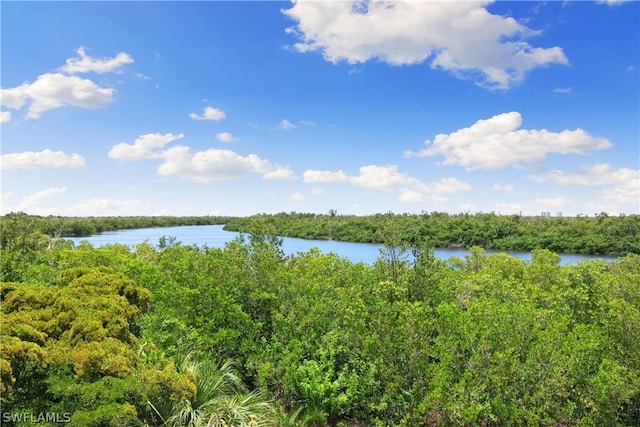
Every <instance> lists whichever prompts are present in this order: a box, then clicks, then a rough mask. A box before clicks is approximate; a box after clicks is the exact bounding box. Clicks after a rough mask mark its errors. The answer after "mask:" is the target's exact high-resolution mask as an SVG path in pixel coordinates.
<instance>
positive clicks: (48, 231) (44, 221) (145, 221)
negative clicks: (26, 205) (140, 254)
mask: <svg viewBox="0 0 640 427" xmlns="http://www.w3.org/2000/svg"><path fill="white" fill-rule="evenodd" d="M27 217H28V218H29V220H30V221H32V222H33V223H34V224H35V225H36V227H37V229H38V230H39V231H40V232H41V233H42V234H45V235H47V236H49V237H52V238H58V237H86V236H90V235H92V234H96V233H102V232H104V231H116V230H130V229H133V228H150V227H176V226H180V225H216V224H225V223H226V222H227V221H229V220H230V219H231V217H225V216H186V217H181V216H117V217H116V216H99V217H64V216H37V215H27V214H25V213H22V212H18V213H10V214H8V215H5V216H4V217H3V218H2V221H3V222H6V221H9V222H15V221H16V219H17V220H18V221H22V219H24V218H27Z"/></svg>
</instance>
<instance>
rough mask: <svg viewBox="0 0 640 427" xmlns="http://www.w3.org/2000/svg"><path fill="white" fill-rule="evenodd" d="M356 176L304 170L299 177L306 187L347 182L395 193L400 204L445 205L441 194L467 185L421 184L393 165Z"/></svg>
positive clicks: (369, 168) (447, 182)
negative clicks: (434, 203)
mask: <svg viewBox="0 0 640 427" xmlns="http://www.w3.org/2000/svg"><path fill="white" fill-rule="evenodd" d="M359 172H360V174H359V175H357V176H348V175H347V174H345V173H344V172H343V171H342V170H339V171H337V172H331V171H318V170H307V171H305V172H304V173H303V178H304V182H306V183H338V182H350V183H351V184H352V185H353V186H356V187H361V188H368V189H374V190H380V191H385V192H390V193H397V194H398V199H399V200H400V201H401V202H424V201H445V200H446V197H445V196H444V195H445V194H452V193H457V192H459V191H465V190H470V189H471V185H469V184H468V183H466V182H462V181H458V180H457V179H456V178H443V179H441V180H440V181H437V182H432V183H429V184H425V183H423V182H422V181H420V180H418V179H416V178H412V177H410V176H409V175H407V174H406V173H404V172H400V171H399V170H398V167H397V166H395V165H391V166H377V165H368V166H362V167H361V168H360V169H359Z"/></svg>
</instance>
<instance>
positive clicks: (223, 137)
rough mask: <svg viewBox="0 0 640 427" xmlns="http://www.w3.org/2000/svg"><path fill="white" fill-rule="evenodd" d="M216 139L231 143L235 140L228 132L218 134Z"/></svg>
mask: <svg viewBox="0 0 640 427" xmlns="http://www.w3.org/2000/svg"><path fill="white" fill-rule="evenodd" d="M216 138H217V139H218V141H220V142H227V143H231V142H233V141H235V138H234V137H233V135H231V134H230V133H229V132H220V133H219V134H217V135H216Z"/></svg>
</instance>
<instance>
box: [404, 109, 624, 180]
mask: <svg viewBox="0 0 640 427" xmlns="http://www.w3.org/2000/svg"><path fill="white" fill-rule="evenodd" d="M521 124H522V116H521V115H520V113H517V112H511V113H504V114H499V115H496V116H493V117H491V118H490V119H487V120H478V121H477V122H476V123H474V124H473V125H472V126H470V127H468V128H463V129H459V130H457V131H455V132H453V133H450V134H438V135H436V137H435V139H434V141H433V142H431V141H425V144H426V145H427V148H426V149H424V150H422V151H420V152H417V153H413V152H410V151H407V152H405V156H406V157H413V156H415V157H426V156H436V155H441V156H444V158H445V160H444V162H443V164H445V165H457V166H462V167H464V168H465V169H466V170H467V171H471V170H478V169H483V170H497V169H503V168H506V167H508V166H520V164H521V163H533V162H539V161H542V160H544V159H545V158H546V155H547V154H549V153H559V154H584V153H586V152H587V151H590V150H604V149H606V148H610V147H611V146H612V144H611V143H610V142H609V141H608V140H606V139H604V138H596V137H593V136H591V135H589V134H588V133H587V132H585V131H584V130H582V129H576V130H563V131H562V132H550V131H548V130H546V129H542V130H536V129H531V130H527V129H519V128H520V125H521Z"/></svg>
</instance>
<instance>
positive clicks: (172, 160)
mask: <svg viewBox="0 0 640 427" xmlns="http://www.w3.org/2000/svg"><path fill="white" fill-rule="evenodd" d="M183 137H184V135H183V134H178V135H175V134H172V133H167V134H164V135H163V134H158V133H150V134H146V135H141V136H140V137H138V138H137V139H136V140H135V141H134V143H133V144H126V143H124V142H123V143H120V144H116V145H114V146H113V147H112V148H111V151H109V157H111V158H112V159H119V160H142V159H160V160H163V163H161V164H160V166H158V174H159V175H162V176H170V175H174V176H177V177H179V178H181V179H187V180H194V181H199V182H211V181H222V180H229V179H237V178H241V177H243V176H245V175H249V174H259V175H261V176H262V178H263V179H265V180H283V179H288V180H292V179H296V177H295V175H294V174H293V172H292V171H291V169H290V168H289V167H288V166H287V167H282V166H279V165H275V164H272V163H271V162H269V161H268V160H265V159H261V158H260V157H258V156H257V155H255V154H249V155H247V156H242V155H240V154H237V153H235V152H234V151H231V150H219V149H214V148H211V149H209V150H206V151H198V152H195V153H192V152H191V149H190V148H189V147H186V146H183V145H176V146H173V147H171V148H166V149H165V146H166V145H167V144H169V143H171V142H173V141H176V140H178V139H182V138H183Z"/></svg>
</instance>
